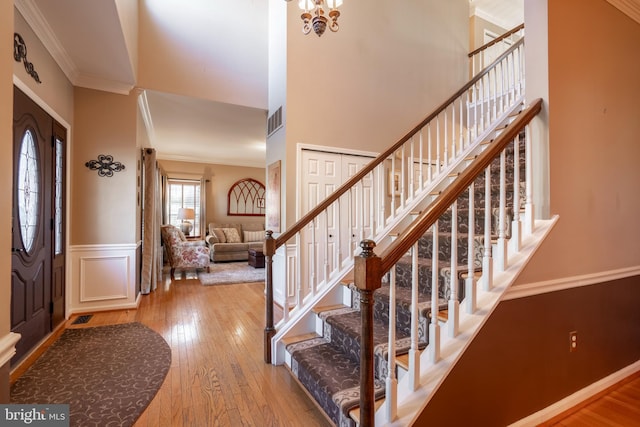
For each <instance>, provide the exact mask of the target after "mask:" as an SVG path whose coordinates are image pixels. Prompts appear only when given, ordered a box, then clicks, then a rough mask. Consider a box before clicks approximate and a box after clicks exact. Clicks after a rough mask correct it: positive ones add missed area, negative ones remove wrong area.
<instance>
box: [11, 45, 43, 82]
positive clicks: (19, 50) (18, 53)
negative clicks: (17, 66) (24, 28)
mask: <svg viewBox="0 0 640 427" xmlns="http://www.w3.org/2000/svg"><path fill="white" fill-rule="evenodd" d="M13 59H15V60H16V62H20V61H22V63H23V64H24V69H25V70H26V71H27V74H29V75H30V76H31V77H33V80H35V81H37V82H38V83H42V82H41V81H40V76H38V73H37V72H36V70H35V68H34V66H33V64H32V63H31V62H29V61H27V45H26V43H25V42H24V39H23V38H22V36H21V35H20V34H18V33H13Z"/></svg>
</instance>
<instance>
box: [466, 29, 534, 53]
mask: <svg viewBox="0 0 640 427" xmlns="http://www.w3.org/2000/svg"><path fill="white" fill-rule="evenodd" d="M523 28H524V24H520V25H518V26H517V27H515V28H512V29H510V30H509V31H507V32H506V33H504V34H503V35H501V36H500V37H497V38H495V39H493V40H491V41H490V42H488V43H485V44H484V45H482V46H480V47H479V48H477V49H476V50H474V51H473V52H471V53H469V58H471V57H473V56H474V55H475V54H477V53H480V52H482V51H483V50H485V49H487V48H489V47H491V46H493V45H494V44H496V43H499V42H501V41H502V40H504V39H506V38H507V37H509V36H510V35H512V34H514V33H517V32H518V31H520V30H522V29H523Z"/></svg>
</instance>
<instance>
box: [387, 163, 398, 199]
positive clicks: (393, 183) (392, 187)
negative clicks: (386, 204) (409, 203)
mask: <svg viewBox="0 0 640 427" xmlns="http://www.w3.org/2000/svg"><path fill="white" fill-rule="evenodd" d="M391 195H395V196H396V197H398V196H400V171H395V172H392V171H391V170H389V172H388V173H387V196H389V197H391Z"/></svg>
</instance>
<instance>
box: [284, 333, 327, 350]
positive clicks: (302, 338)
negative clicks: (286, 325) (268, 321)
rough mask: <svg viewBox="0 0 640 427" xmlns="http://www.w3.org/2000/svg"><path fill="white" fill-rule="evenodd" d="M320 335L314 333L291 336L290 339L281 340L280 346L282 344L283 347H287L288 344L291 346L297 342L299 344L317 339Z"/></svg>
mask: <svg viewBox="0 0 640 427" xmlns="http://www.w3.org/2000/svg"><path fill="white" fill-rule="evenodd" d="M319 337H320V335H318V334H316V333H315V332H309V333H307V334H301V335H293V336H290V337H285V338H283V339H282V344H284V346H285V347H286V346H288V345H289V344H293V343H297V342H301V341H307V340H310V339H313V338H319Z"/></svg>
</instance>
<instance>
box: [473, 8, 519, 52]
mask: <svg viewBox="0 0 640 427" xmlns="http://www.w3.org/2000/svg"><path fill="white" fill-rule="evenodd" d="M469 25H470V28H471V29H470V31H469V51H473V50H476V49H477V48H479V47H480V46H482V45H484V43H485V41H484V30H489V31H491V32H492V33H494V34H497V35H502V34H504V33H506V32H507V31H509V30H510V29H511V28H502V27H500V26H498V25H496V24H493V23H491V22H489V21H487V20H486V19H482V18H480V17H479V16H476V15H473V16H472V17H471V18H469Z"/></svg>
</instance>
